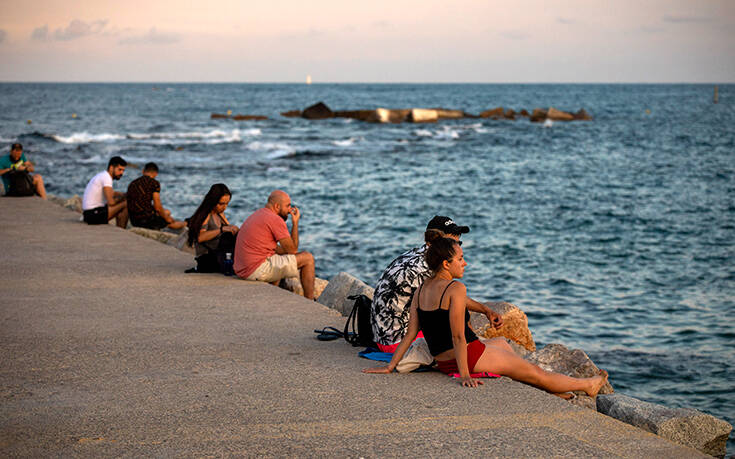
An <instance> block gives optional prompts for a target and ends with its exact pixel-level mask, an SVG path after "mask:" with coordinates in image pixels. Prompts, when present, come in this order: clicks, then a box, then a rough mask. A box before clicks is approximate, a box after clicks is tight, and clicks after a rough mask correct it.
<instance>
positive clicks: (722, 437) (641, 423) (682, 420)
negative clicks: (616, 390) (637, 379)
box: [597, 394, 732, 457]
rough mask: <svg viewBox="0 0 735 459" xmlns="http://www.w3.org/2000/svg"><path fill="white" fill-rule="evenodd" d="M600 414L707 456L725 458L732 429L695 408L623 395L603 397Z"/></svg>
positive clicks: (599, 404)
mask: <svg viewBox="0 0 735 459" xmlns="http://www.w3.org/2000/svg"><path fill="white" fill-rule="evenodd" d="M597 410H598V411H599V412H600V413H603V414H606V415H608V416H610V417H613V418H615V419H617V420H619V421H622V422H625V423H626V424H630V425H633V426H636V427H639V428H641V429H643V430H647V431H648V432H651V433H654V434H656V435H659V436H661V437H663V438H666V439H667V440H670V441H673V442H674V443H678V444H680V445H685V446H689V447H691V448H694V449H697V450H699V451H701V452H703V453H705V454H709V455H711V456H715V457H723V456H724V455H725V452H726V450H725V448H726V445H727V438H728V437H729V435H730V432H731V431H732V426H731V425H730V424H729V423H727V422H725V421H723V420H721V419H717V418H715V417H714V416H710V415H709V414H706V413H702V412H701V411H697V410H695V409H691V408H677V409H672V408H667V407H665V406H662V405H657V404H654V403H649V402H644V401H641V400H638V399H635V398H633V397H628V396H625V395H622V394H610V395H599V396H598V397H597Z"/></svg>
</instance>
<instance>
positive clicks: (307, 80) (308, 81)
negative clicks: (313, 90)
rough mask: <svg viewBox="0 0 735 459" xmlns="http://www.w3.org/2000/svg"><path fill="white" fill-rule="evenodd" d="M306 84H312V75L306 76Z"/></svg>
mask: <svg viewBox="0 0 735 459" xmlns="http://www.w3.org/2000/svg"><path fill="white" fill-rule="evenodd" d="M306 84H311V75H306Z"/></svg>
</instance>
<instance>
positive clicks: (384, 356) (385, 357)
mask: <svg viewBox="0 0 735 459" xmlns="http://www.w3.org/2000/svg"><path fill="white" fill-rule="evenodd" d="M357 355H359V356H360V357H362V358H363V359H370V360H377V361H378V362H390V359H392V358H393V354H390V353H388V352H381V351H380V350H378V349H375V348H372V347H367V348H365V350H363V351H360V353H359V354H357Z"/></svg>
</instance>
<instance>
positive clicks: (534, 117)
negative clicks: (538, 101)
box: [528, 108, 546, 123]
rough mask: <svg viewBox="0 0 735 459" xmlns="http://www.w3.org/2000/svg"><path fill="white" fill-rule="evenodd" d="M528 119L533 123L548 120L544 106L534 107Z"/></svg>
mask: <svg viewBox="0 0 735 459" xmlns="http://www.w3.org/2000/svg"><path fill="white" fill-rule="evenodd" d="M528 119H529V120H531V122H533V123H538V122H541V121H544V120H546V110H544V109H543V108H534V109H533V112H532V113H531V114H530V115H529V117H528Z"/></svg>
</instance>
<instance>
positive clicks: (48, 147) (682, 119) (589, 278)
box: [0, 83, 735, 454]
mask: <svg viewBox="0 0 735 459" xmlns="http://www.w3.org/2000/svg"><path fill="white" fill-rule="evenodd" d="M714 86H715V85H714V84H701V85H700V84H312V85H306V84H169V83H147V84H86V83H85V84H55V83H44V84H40V83H39V84H36V83H4V84H0V119H1V120H2V123H0V149H1V150H2V151H3V152H7V151H9V146H10V144H11V143H12V142H21V143H22V144H23V146H24V148H25V153H26V155H27V156H28V158H29V159H31V160H32V161H34V162H35V163H36V164H37V168H36V170H37V172H39V173H41V174H43V176H44V179H45V182H46V185H47V189H48V192H49V193H52V194H55V195H57V196H62V197H70V196H73V195H75V194H76V195H82V194H83V192H84V187H85V185H86V183H87V181H88V180H89V179H90V178H91V177H92V176H93V175H94V174H95V173H97V172H100V171H102V170H104V169H105V168H106V164H107V161H108V159H109V158H110V157H111V156H115V155H119V156H122V157H123V158H125V159H126V160H127V161H128V162H130V163H131V165H130V167H128V169H127V170H126V172H125V176H124V177H123V178H122V179H121V180H120V181H119V182H116V183H115V186H116V189H118V190H122V191H124V190H125V189H126V188H127V185H128V183H130V181H131V180H132V179H134V178H136V177H138V176H139V175H140V174H141V168H142V166H143V165H144V164H145V163H146V162H149V161H154V162H156V163H157V164H158V166H159V168H160V175H159V176H158V180H159V181H160V182H161V186H162V191H161V197H162V202H163V204H164V206H165V207H166V208H169V209H171V210H172V212H173V215H174V216H175V217H177V218H179V219H183V218H185V217H189V216H190V215H191V214H192V213H193V212H194V210H195V209H196V207H197V206H198V204H199V203H200V202H201V200H202V197H203V196H204V194H205V193H206V192H207V190H208V189H209V187H210V186H211V185H212V184H214V183H220V182H221V183H225V184H226V185H227V186H228V187H229V188H230V190H231V191H232V201H231V205H230V207H229V208H228V210H227V214H228V217H229V219H230V221H231V222H233V223H235V224H240V223H242V221H243V220H244V219H245V218H247V216H248V215H249V214H250V213H251V212H253V211H254V210H256V209H258V208H259V207H262V206H263V205H264V204H265V201H266V198H267V196H268V194H269V193H270V191H271V190H274V189H283V190H285V191H287V192H288V193H289V194H290V196H291V199H292V202H293V203H294V204H295V205H296V206H298V207H299V208H300V210H301V212H302V219H301V223H300V248H301V249H302V250H309V251H311V252H312V253H313V254H314V256H315V259H316V270H317V275H318V276H319V277H322V278H326V279H329V278H330V277H332V276H334V275H336V274H337V273H339V272H341V271H346V272H349V273H351V274H353V275H355V276H356V277H358V278H360V279H362V280H363V281H365V282H366V283H368V284H370V285H373V286H374V285H375V282H376V280H377V279H378V277H379V275H380V273H381V271H382V270H383V269H384V268H385V267H386V265H388V263H389V262H390V261H391V260H392V259H393V258H395V257H396V256H397V255H399V254H400V253H402V252H403V251H405V250H407V249H410V248H412V247H416V246H418V245H420V244H421V243H422V236H423V231H424V229H425V227H426V223H427V222H428V221H429V220H430V219H431V218H432V217H433V216H434V215H447V216H450V217H452V218H453V219H454V220H455V221H456V222H457V223H458V224H460V225H468V226H470V228H471V231H470V233H469V234H466V235H464V236H463V240H464V246H463V248H464V250H465V257H466V259H467V261H468V263H469V266H468V267H467V269H466V272H465V273H466V274H465V278H464V281H465V283H466V285H467V287H468V291H469V294H470V296H472V297H473V298H475V299H478V300H480V301H501V300H502V301H508V302H511V303H513V304H515V305H517V306H519V307H520V308H521V309H522V310H524V311H525V312H526V314H527V315H528V320H529V326H530V328H531V330H532V332H533V335H534V338H535V340H536V342H537V345H538V346H539V347H541V346H543V345H545V344H548V343H562V344H564V345H566V346H568V347H571V348H579V349H582V350H584V351H585V352H586V353H587V354H588V355H589V356H590V357H591V358H592V360H593V361H594V362H595V363H596V364H597V365H598V366H599V367H601V368H605V369H607V370H608V371H609V373H610V381H611V383H612V385H613V386H614V388H615V390H616V391H617V392H620V393H623V394H626V395H630V396H633V397H636V398H639V399H641V400H645V401H649V402H654V403H660V404H663V405H666V406H668V407H671V408H680V407H691V408H696V409H698V410H701V411H703V412H706V413H709V414H712V415H714V416H717V417H719V418H723V419H725V420H727V421H728V422H730V423H731V424H733V423H735V328H734V325H735V85H732V84H719V85H718V103H714V100H713V99H714ZM320 101H321V102H324V103H325V104H327V105H328V106H329V107H330V108H331V109H333V110H356V109H373V108H377V107H384V108H430V107H443V108H449V109H460V110H464V111H465V112H467V113H471V114H479V113H480V112H482V111H484V110H487V109H491V108H495V107H498V106H502V107H505V108H511V109H514V110H516V111H520V110H521V109H527V110H529V111H531V110H532V109H534V108H536V107H542V108H548V107H554V108H557V109H560V110H565V111H573V112H576V111H577V110H579V109H581V108H584V109H585V110H586V111H587V112H588V113H589V114H590V115H591V116H592V117H593V120H591V121H575V122H567V123H565V122H553V123H531V122H530V121H528V119H526V118H519V119H517V120H514V121H513V120H494V119H482V118H464V119H459V120H445V121H440V122H438V123H431V124H413V123H402V124H371V123H365V122H361V121H357V120H351V119H344V118H336V119H327V120H306V119H302V118H286V117H283V116H281V115H280V113H281V112H285V111H288V110H302V109H304V108H305V107H308V106H310V105H312V104H315V103H317V102H320ZM228 112H230V113H232V114H233V115H234V114H247V115H263V116H267V117H268V119H267V120H264V121H233V120H232V119H211V118H210V115H211V114H212V113H228ZM182 275H183V273H182ZM302 332H303V333H305V334H312V330H306V329H305V330H303V331H302ZM733 453H735V439H732V438H731V439H730V441H729V443H728V454H733Z"/></svg>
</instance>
